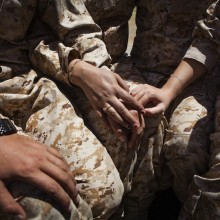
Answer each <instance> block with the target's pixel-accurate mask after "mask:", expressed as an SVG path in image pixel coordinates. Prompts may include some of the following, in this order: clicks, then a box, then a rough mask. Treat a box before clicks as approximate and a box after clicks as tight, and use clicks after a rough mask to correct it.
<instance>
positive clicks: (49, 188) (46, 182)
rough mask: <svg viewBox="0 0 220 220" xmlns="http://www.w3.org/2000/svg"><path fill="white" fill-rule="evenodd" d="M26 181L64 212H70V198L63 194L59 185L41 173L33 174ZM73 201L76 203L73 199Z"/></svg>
mask: <svg viewBox="0 0 220 220" xmlns="http://www.w3.org/2000/svg"><path fill="white" fill-rule="evenodd" d="M28 181H29V182H30V183H32V184H33V185H35V186H36V187H37V188H39V189H41V190H42V191H44V192H45V193H47V194H49V195H50V196H52V197H53V198H54V199H55V200H56V201H57V202H58V203H59V204H60V205H61V206H62V207H63V208H64V209H65V210H67V211H71V210H70V196H68V194H67V193H66V192H65V190H64V189H63V188H62V187H61V185H60V184H59V183H57V182H56V181H55V180H54V179H53V178H51V177H50V176H48V175H47V174H45V173H43V172H38V173H34V174H33V176H32V177H29V178H28ZM74 201H76V199H75V197H74Z"/></svg>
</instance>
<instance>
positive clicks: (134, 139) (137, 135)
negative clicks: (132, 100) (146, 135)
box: [128, 114, 145, 149]
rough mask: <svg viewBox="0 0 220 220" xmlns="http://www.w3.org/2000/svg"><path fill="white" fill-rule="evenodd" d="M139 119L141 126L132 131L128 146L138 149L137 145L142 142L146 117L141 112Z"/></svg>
mask: <svg viewBox="0 0 220 220" xmlns="http://www.w3.org/2000/svg"><path fill="white" fill-rule="evenodd" d="M139 121H140V126H139V128H137V129H133V130H132V132H131V136H130V139H129V141H128V148H129V149H131V148H132V149H137V147H138V146H139V144H140V142H141V138H142V135H143V132H144V127H145V124H144V118H143V115H140V114H139Z"/></svg>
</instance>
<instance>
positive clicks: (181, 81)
mask: <svg viewBox="0 0 220 220" xmlns="http://www.w3.org/2000/svg"><path fill="white" fill-rule="evenodd" d="M170 77H176V78H177V79H178V80H179V81H180V83H181V85H182V88H183V87H184V84H183V80H182V79H181V78H180V77H179V76H177V75H174V74H172V75H170Z"/></svg>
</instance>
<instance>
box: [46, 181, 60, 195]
mask: <svg viewBox="0 0 220 220" xmlns="http://www.w3.org/2000/svg"><path fill="white" fill-rule="evenodd" d="M48 191H49V193H50V194H51V195H57V194H58V193H59V192H60V186H59V185H58V184H57V183H49V184H48Z"/></svg>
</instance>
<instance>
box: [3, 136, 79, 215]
mask: <svg viewBox="0 0 220 220" xmlns="http://www.w3.org/2000/svg"><path fill="white" fill-rule="evenodd" d="M0 155H1V157H0V164H1V166H0V195H1V197H0V209H1V210H2V211H3V212H5V213H7V214H11V215H14V216H18V215H20V216H23V217H24V219H25V217H26V214H25V211H24V210H23V208H22V207H21V206H20V205H19V204H18V203H17V202H16V201H15V200H14V199H13V197H12V195H11V194H10V193H9V191H8V190H7V188H6V186H5V183H6V182H7V183H8V182H9V183H10V182H12V181H13V180H21V181H24V182H27V183H30V184H32V185H35V186H36V187H38V188H39V189H41V190H42V191H45V193H48V194H50V195H51V196H53V197H54V199H55V200H57V202H59V203H60V204H61V206H63V207H64V208H65V209H66V210H68V209H69V207H70V198H71V199H72V200H73V201H74V203H75V204H77V205H78V201H77V190H76V186H75V180H74V177H73V176H72V173H71V172H70V171H69V168H68V165H67V164H66V162H65V161H64V158H63V157H62V156H61V155H60V154H59V153H58V151H56V150H55V149H53V148H49V147H47V146H45V145H43V144H40V143H38V142H36V141H33V140H32V139H30V138H28V137H25V136H22V135H18V134H13V135H8V136H2V137H0ZM68 211H70V210H68Z"/></svg>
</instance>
